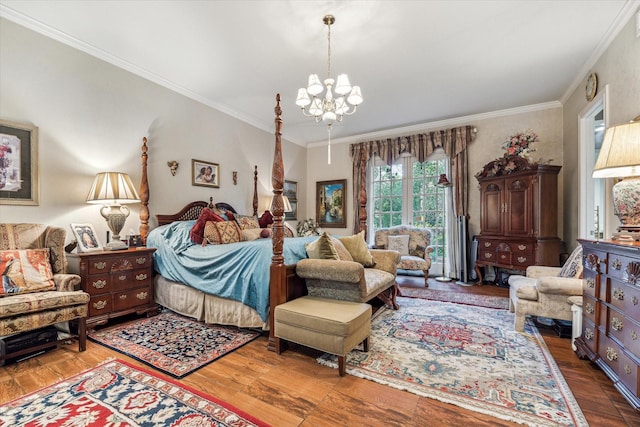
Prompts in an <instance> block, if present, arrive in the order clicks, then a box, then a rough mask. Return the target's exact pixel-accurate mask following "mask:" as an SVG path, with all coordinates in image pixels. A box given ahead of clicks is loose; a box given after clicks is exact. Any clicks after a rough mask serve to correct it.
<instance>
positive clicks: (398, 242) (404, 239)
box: [387, 234, 409, 255]
mask: <svg viewBox="0 0 640 427" xmlns="http://www.w3.org/2000/svg"><path fill="white" fill-rule="evenodd" d="M388 239H389V243H388V244H387V249H389V250H392V251H398V252H400V255H409V235H408V234H403V235H400V236H389V237H388Z"/></svg>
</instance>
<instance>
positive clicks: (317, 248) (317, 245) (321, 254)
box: [305, 231, 340, 260]
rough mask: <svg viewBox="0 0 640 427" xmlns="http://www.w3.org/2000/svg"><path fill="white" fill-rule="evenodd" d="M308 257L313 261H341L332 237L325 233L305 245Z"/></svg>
mask: <svg viewBox="0 0 640 427" xmlns="http://www.w3.org/2000/svg"><path fill="white" fill-rule="evenodd" d="M305 248H306V250H307V256H308V257H309V258H313V259H335V260H339V259H340V257H339V256H338V252H336V248H335V247H334V246H333V242H332V241H331V237H329V235H328V234H327V232H326V231H325V232H324V233H322V235H321V236H320V237H318V238H317V239H316V240H314V241H313V242H311V243H307V244H306V245H305Z"/></svg>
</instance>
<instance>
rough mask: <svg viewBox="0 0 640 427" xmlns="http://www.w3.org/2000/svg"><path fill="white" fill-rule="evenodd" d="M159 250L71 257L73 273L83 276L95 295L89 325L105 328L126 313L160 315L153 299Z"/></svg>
mask: <svg viewBox="0 0 640 427" xmlns="http://www.w3.org/2000/svg"><path fill="white" fill-rule="evenodd" d="M154 251H155V248H146V247H140V248H131V249H127V250H122V251H100V252H86V253H80V254H67V260H68V262H69V271H70V272H72V273H75V274H78V275H80V277H81V278H82V282H81V284H80V285H81V287H82V290H83V291H85V292H87V293H89V294H90V295H91V300H90V301H89V315H88V316H87V326H90V325H103V324H105V323H107V322H108V320H109V319H111V318H114V317H118V316H123V315H125V314H130V313H134V312H135V313H137V314H139V315H140V314H143V313H147V315H152V314H156V313H157V311H158V305H157V304H156V303H155V300H154V297H153V280H152V279H153V257H152V255H153V252H154Z"/></svg>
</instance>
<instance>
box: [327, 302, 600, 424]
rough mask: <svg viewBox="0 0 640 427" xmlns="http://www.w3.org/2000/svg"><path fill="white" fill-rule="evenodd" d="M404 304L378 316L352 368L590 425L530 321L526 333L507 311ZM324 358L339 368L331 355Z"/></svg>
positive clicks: (501, 408)
mask: <svg viewBox="0 0 640 427" xmlns="http://www.w3.org/2000/svg"><path fill="white" fill-rule="evenodd" d="M398 304H399V305H400V310H397V311H393V310H384V309H383V310H380V311H379V313H380V314H379V315H376V316H374V319H373V320H372V322H371V337H370V346H369V352H368V353H363V352H361V351H358V350H354V351H352V352H350V353H349V354H348V355H347V364H346V370H347V373H349V374H351V375H354V376H357V377H361V378H365V379H368V380H372V381H375V382H379V383H381V384H387V385H390V386H392V387H395V388H399V389H402V390H407V391H409V392H411V393H415V394H417V395H419V396H424V397H427V398H430V399H437V400H440V401H442V402H447V403H451V404H454V405H458V406H461V407H463V408H466V409H469V410H472V411H476V412H480V413H483V414H487V415H492V416H494V417H497V418H500V419H504V420H508V421H514V422H518V423H523V424H526V425H535V426H558V425H561V426H586V425H588V424H587V421H586V419H585V418H584V415H583V414H582V411H581V410H580V407H579V406H578V403H577V402H576V400H575V398H574V396H573V394H572V393H571V390H570V389H569V386H568V385H567V383H566V381H565V380H564V378H563V377H562V374H561V373H560V370H559V369H558V367H557V365H556V363H555V361H554V360H553V358H552V357H551V354H550V353H549V350H548V348H547V346H546V344H545V343H544V340H543V339H542V337H541V336H540V334H539V333H538V331H537V329H536V328H535V326H533V325H532V324H531V323H529V322H527V324H526V326H525V327H526V329H525V330H526V334H520V333H517V332H515V331H514V329H513V314H511V313H509V312H508V311H506V310H495V309H489V308H484V307H472V306H467V305H462V304H453V303H449V302H438V301H429V300H424V299H418V298H402V297H400V298H398ZM567 345H568V344H567ZM318 362H319V363H321V364H323V365H326V366H331V367H334V368H337V358H336V357H335V356H332V355H328V354H324V355H323V356H321V357H319V358H318Z"/></svg>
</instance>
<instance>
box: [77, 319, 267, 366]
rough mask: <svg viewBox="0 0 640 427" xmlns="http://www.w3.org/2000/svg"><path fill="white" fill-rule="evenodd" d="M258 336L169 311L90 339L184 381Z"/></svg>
mask: <svg viewBox="0 0 640 427" xmlns="http://www.w3.org/2000/svg"><path fill="white" fill-rule="evenodd" d="M259 336H260V333H259V332H256V331H250V330H246V329H238V328H236V327H232V326H219V325H209V324H206V323H203V322H198V321H196V320H193V319H189V318H187V317H183V316H180V315H178V314H176V313H173V312H170V311H167V312H164V313H161V314H158V315H157V316H153V317H149V318H144V319H139V320H135V321H133V322H131V323H127V324H124V325H119V326H115V327H112V328H107V329H103V330H100V331H96V332H93V333H91V334H89V339H91V340H92V341H95V342H97V343H99V344H102V345H104V346H105V347H109V348H111V349H113V350H116V351H118V352H120V353H123V354H126V355H127V356H130V357H133V358H134V359H136V360H139V361H141V362H143V363H146V364H147V365H149V366H152V367H154V368H156V369H159V370H161V371H163V372H165V373H167V374H169V375H171V376H172V377H175V378H182V377H184V376H185V375H188V374H190V373H191V372H193V371H195V370H197V369H200V368H202V367H203V366H206V365H208V364H209V363H211V362H213V361H214V360H216V359H218V358H220V357H222V356H224V355H225V354H229V353H231V352H232V351H234V350H236V349H238V348H240V347H242V346H243V345H245V344H246V343H248V342H250V341H252V340H254V339H256V338H258V337H259Z"/></svg>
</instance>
